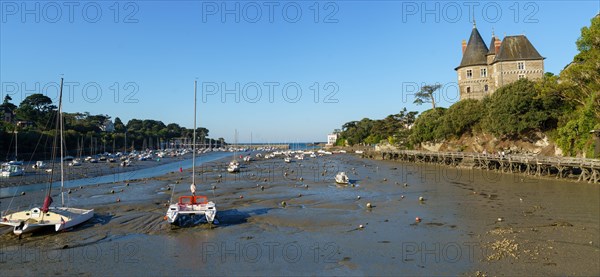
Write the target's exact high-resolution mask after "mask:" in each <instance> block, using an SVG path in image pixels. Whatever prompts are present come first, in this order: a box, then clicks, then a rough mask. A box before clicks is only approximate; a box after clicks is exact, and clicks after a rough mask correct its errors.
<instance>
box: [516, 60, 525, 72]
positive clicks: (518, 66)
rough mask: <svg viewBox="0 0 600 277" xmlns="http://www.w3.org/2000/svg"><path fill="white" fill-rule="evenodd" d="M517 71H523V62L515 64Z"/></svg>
mask: <svg viewBox="0 0 600 277" xmlns="http://www.w3.org/2000/svg"><path fill="white" fill-rule="evenodd" d="M517 69H519V70H523V69H525V63H524V62H518V63H517Z"/></svg>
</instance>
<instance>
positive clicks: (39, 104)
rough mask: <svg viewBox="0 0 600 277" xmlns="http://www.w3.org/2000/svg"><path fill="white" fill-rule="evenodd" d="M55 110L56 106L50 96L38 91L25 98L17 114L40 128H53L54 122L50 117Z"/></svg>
mask: <svg viewBox="0 0 600 277" xmlns="http://www.w3.org/2000/svg"><path fill="white" fill-rule="evenodd" d="M55 110H56V106H55V105H52V99H50V97H48V96H45V95H43V94H40V93H36V94H32V95H29V96H27V97H26V98H25V99H23V101H22V102H21V104H19V108H17V112H16V114H17V117H18V118H20V119H23V120H27V121H31V122H33V123H35V125H36V126H37V127H38V128H40V129H42V130H47V129H52V128H53V123H54V122H52V120H50V118H51V117H52V116H53V112H54V111H55Z"/></svg>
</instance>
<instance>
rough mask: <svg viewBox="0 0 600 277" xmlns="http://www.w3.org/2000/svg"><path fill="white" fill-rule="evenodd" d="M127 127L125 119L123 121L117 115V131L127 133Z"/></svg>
mask: <svg viewBox="0 0 600 277" xmlns="http://www.w3.org/2000/svg"><path fill="white" fill-rule="evenodd" d="M126 130H127V129H126V127H125V124H123V121H121V119H120V118H118V117H115V132H117V133H125V131H126Z"/></svg>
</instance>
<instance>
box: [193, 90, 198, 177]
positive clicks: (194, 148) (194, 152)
mask: <svg viewBox="0 0 600 277" xmlns="http://www.w3.org/2000/svg"><path fill="white" fill-rule="evenodd" d="M197 83H198V81H194V137H193V138H192V143H193V144H194V145H193V146H192V184H196V90H197V86H198V85H197Z"/></svg>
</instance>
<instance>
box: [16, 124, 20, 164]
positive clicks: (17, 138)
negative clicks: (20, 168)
mask: <svg viewBox="0 0 600 277" xmlns="http://www.w3.org/2000/svg"><path fill="white" fill-rule="evenodd" d="M17 133H18V132H17V127H15V162H16V161H19V158H18V157H17V154H18V151H17V149H18V148H19V136H17Z"/></svg>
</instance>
